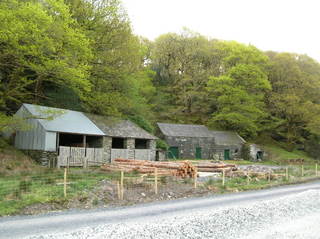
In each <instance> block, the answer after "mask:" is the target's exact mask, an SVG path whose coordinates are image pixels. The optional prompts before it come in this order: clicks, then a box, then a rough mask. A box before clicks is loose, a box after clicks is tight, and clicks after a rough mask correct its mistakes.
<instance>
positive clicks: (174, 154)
mask: <svg viewBox="0 0 320 239" xmlns="http://www.w3.org/2000/svg"><path fill="white" fill-rule="evenodd" d="M168 158H169V159H177V158H179V148H178V147H170V148H169V151H168Z"/></svg>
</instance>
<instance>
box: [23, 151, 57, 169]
mask: <svg viewBox="0 0 320 239" xmlns="http://www.w3.org/2000/svg"><path fill="white" fill-rule="evenodd" d="M22 151H23V152H24V153H25V154H27V155H29V156H30V157H31V158H32V159H33V160H35V161H36V162H37V163H39V164H40V165H42V166H46V167H51V168H54V167H56V166H57V157H58V153H57V152H49V151H42V150H22Z"/></svg>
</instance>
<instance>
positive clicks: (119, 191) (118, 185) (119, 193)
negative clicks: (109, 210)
mask: <svg viewBox="0 0 320 239" xmlns="http://www.w3.org/2000/svg"><path fill="white" fill-rule="evenodd" d="M117 189H118V199H119V200H121V189H120V183H119V181H117Z"/></svg>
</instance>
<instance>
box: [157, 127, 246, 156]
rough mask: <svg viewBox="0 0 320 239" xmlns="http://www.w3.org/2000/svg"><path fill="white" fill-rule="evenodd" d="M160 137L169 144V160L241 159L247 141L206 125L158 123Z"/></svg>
mask: <svg viewBox="0 0 320 239" xmlns="http://www.w3.org/2000/svg"><path fill="white" fill-rule="evenodd" d="M157 125H158V128H159V133H158V134H159V137H160V138H162V139H163V140H165V141H166V142H167V144H168V145H169V150H168V152H167V157H168V158H169V159H175V158H184V159H194V158H196V159H218V160H229V159H233V158H239V157H240V154H241V149H242V146H243V144H244V143H245V140H244V139H243V138H241V137H240V136H239V135H238V134H237V133H236V132H232V131H210V130H209V129H208V128H207V127H206V126H204V125H191V124H168V123H158V124H157Z"/></svg>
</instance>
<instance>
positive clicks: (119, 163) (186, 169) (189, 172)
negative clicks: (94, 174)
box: [101, 159, 197, 178]
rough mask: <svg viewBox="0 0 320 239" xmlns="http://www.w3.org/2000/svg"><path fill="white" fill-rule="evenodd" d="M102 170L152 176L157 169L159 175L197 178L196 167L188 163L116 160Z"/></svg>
mask: <svg viewBox="0 0 320 239" xmlns="http://www.w3.org/2000/svg"><path fill="white" fill-rule="evenodd" d="M101 168H102V169H103V170H106V171H123V172H134V171H135V172H138V173H143V174H152V173H154V172H155V168H157V169H158V170H157V173H158V175H163V176H177V177H183V178H185V177H195V175H196V174H197V171H196V167H194V166H193V165H192V164H191V163H190V162H188V161H180V162H155V161H147V160H137V159H115V160H114V162H113V163H112V164H105V165H102V166H101Z"/></svg>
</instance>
